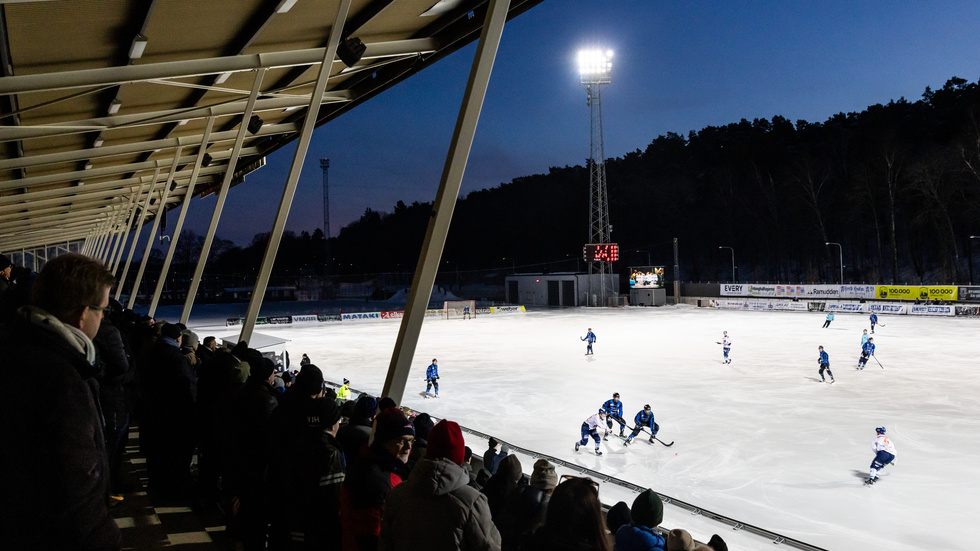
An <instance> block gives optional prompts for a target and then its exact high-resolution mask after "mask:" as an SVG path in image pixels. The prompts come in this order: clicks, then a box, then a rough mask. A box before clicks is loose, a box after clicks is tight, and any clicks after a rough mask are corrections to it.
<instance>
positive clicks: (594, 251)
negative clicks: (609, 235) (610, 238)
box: [582, 243, 619, 262]
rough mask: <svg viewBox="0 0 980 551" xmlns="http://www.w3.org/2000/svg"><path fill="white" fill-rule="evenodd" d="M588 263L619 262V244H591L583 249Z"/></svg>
mask: <svg viewBox="0 0 980 551" xmlns="http://www.w3.org/2000/svg"><path fill="white" fill-rule="evenodd" d="M582 253H583V256H585V261H586V262H616V261H617V260H619V245H618V244H617V243H589V244H588V245H585V246H584V247H582Z"/></svg>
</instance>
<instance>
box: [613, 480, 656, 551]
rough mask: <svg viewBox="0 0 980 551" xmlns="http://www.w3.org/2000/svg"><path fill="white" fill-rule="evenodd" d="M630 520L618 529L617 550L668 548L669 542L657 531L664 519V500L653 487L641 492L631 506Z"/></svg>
mask: <svg viewBox="0 0 980 551" xmlns="http://www.w3.org/2000/svg"><path fill="white" fill-rule="evenodd" d="M630 520H631V521H632V522H630V523H628V524H624V525H623V526H621V527H620V528H619V529H618V530H617V531H616V550H617V551H640V550H644V551H645V550H650V549H654V550H659V551H664V550H665V549H666V544H667V542H666V541H664V537H663V536H661V535H660V532H659V531H657V527H658V526H660V523H661V522H663V520H664V502H663V501H661V499H660V496H659V495H657V493H656V492H654V491H653V490H652V489H650V488H647V489H646V490H644V491H642V492H640V495H638V496H636V499H634V500H633V506H632V507H631V508H630Z"/></svg>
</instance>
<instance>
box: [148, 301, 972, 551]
mask: <svg viewBox="0 0 980 551" xmlns="http://www.w3.org/2000/svg"><path fill="white" fill-rule="evenodd" d="M158 318H160V319H166V317H165V314H164V312H161V315H158ZM881 318H882V319H881V321H882V322H883V323H884V324H885V327H879V328H878V329H877V330H876V334H875V335H874V338H875V343H876V344H877V358H878V360H880V362H881V364H882V365H883V366H884V369H882V368H880V367H879V365H878V364H877V363H875V362H874V360H872V361H871V363H870V364H869V365H868V367H867V368H866V369H865V370H863V371H858V370H856V369H855V366H856V364H857V359H858V356H859V352H860V344H861V331H862V329H865V328H868V321H867V317H866V316H864V315H857V314H840V315H838V316H837V319H836V320H835V321H834V322H833V324H832V325H831V327H830V328H828V329H822V328H821V326H822V324H823V321H824V315H823V314H821V313H789V312H778V313H777V312H742V311H717V310H710V309H699V308H695V307H688V306H680V307H673V306H671V307H663V308H628V309H623V308H619V309H565V310H546V311H531V312H528V313H527V314H526V315H501V316H490V315H487V316H479V317H478V318H477V319H474V320H467V321H461V320H452V321H446V320H426V321H425V323H424V325H423V327H422V334H421V337H420V340H419V345H418V348H417V352H416V355H415V361H414V363H413V366H412V373H411V375H410V377H409V381H408V386H409V390H408V391H406V394H405V399H404V400H403V404H404V405H408V406H410V407H412V408H414V409H418V410H423V411H428V412H429V413H431V414H432V415H433V416H435V417H439V418H449V419H452V420H455V421H457V422H459V423H460V424H461V425H464V426H467V427H470V428H473V429H476V430H479V431H482V432H485V433H489V434H492V435H494V436H496V437H497V438H498V439H500V440H502V441H506V442H511V443H514V444H516V445H518V446H520V447H523V448H529V449H533V450H536V451H539V452H541V453H545V454H548V455H553V456H556V457H560V458H563V459H566V460H569V461H572V462H575V463H577V464H579V465H581V466H583V467H587V468H590V469H595V470H598V471H601V472H602V473H606V474H608V475H611V476H615V477H618V478H622V479H625V480H628V481H631V482H634V483H637V484H640V485H643V486H649V487H652V488H653V489H654V490H656V491H658V492H660V493H662V494H665V495H668V496H673V497H675V498H678V499H681V500H684V501H687V502H691V503H694V504H696V505H698V506H701V507H703V508H705V509H708V510H711V511H714V512H716V513H720V514H722V515H725V516H728V517H733V518H735V519H738V520H740V521H743V522H746V523H750V524H754V525H757V526H761V527H763V528H766V529H769V530H772V531H774V532H778V533H782V534H785V535H787V536H790V537H793V538H796V539H799V540H802V541H804V542H807V543H810V544H813V545H817V546H819V547H823V548H826V549H833V550H849V549H892V550H920V549H967V548H970V547H971V546H972V545H973V543H972V542H974V541H976V540H977V539H978V538H980V526H978V524H977V523H976V518H977V517H978V516H980V505H977V496H978V495H980V441H978V437H977V435H978V433H980V375H978V374H977V350H976V349H977V345H978V343H980V339H978V329H980V320H974V319H962V318H961V319H955V318H928V317H912V316H891V317H890V316H882V317H881ZM213 323H214V320H213V319H212V320H208V319H205V318H202V317H199V318H198V320H197V321H195V320H194V319H193V318H192V320H191V324H190V325H191V327H192V329H194V330H195V331H197V332H198V333H199V334H200V336H201V337H204V336H205V335H208V334H211V335H216V336H223V335H229V334H233V333H235V331H236V330H235V328H225V327H224V326H220V327H215V326H213V325H211V324H213ZM590 327H591V328H592V329H593V331H594V332H595V333H596V335H597V337H598V342H596V344H595V355H594V356H585V355H584V352H585V343H583V342H582V341H581V340H580V337H582V336H583V335H585V333H586V331H587V329H588V328H590ZM257 330H258V331H260V332H262V333H266V334H271V335H277V336H282V337H284V338H288V339H290V341H291V342H290V343H289V344H288V346H287V349H288V350H289V352H290V356H291V358H292V360H293V362H296V364H298V360H299V358H300V355H301V354H302V353H304V352H305V353H307V354H308V355H309V356H310V357H311V358H312V360H313V362H314V363H316V364H317V365H319V366H320V367H322V368H323V369H324V373H325V374H326V375H327V377H328V378H329V379H334V380H336V379H339V378H340V377H347V378H349V379H350V380H351V385H352V387H354V388H356V389H358V390H363V391H367V392H370V393H375V394H376V393H380V391H381V388H382V386H383V384H384V379H385V373H386V370H387V367H388V363H389V359H390V356H391V351H392V348H393V345H394V342H395V337H396V334H397V331H398V322H378V323H360V324H348V323H320V324H315V325H312V324H311V325H309V326H305V327H304V326H299V325H298V326H292V327H280V326H261V327H259V328H257ZM722 330H727V331H728V333H729V335H730V337H731V338H732V341H733V345H732V358H733V359H734V361H733V363H732V364H730V365H724V364H723V363H722V351H721V346H719V345H718V344H715V343H716V341H720V340H721V336H722ZM819 345H823V346H824V347H825V349H826V350H827V352H828V353H829V354H830V359H831V368H832V370H833V372H834V375H835V376H836V379H837V382H836V383H835V384H833V385H831V384H826V383H824V384H820V383H818V382H817V381H818V380H819V377H818V375H817V355H818V352H817V346H819ZM434 357H435V358H438V360H439V368H440V375H441V379H440V383H441V395H442V398H440V399H439V400H423V398H422V396H421V395H420V392H421V391H423V390H424V388H425V383H424V381H423V376H424V373H425V368H426V366H427V365H428V364H429V363H430V361H431V360H432V358H434ZM828 380H829V379H828ZM617 391H618V392H620V393H621V394H622V401H623V403H624V416H625V417H626V419H627V420H628V421H632V419H633V416H634V415H635V414H636V412H637V411H638V410H639V409H641V408H642V406H643V404H646V403H649V404H651V405H652V406H653V411H654V413H655V414H656V420H657V422H658V423H659V424H660V426H661V430H660V435H659V436H660V437H661V438H662V439H663V440H665V441H667V442H669V441H671V440H674V441H675V442H676V443H675V444H674V446H673V447H670V448H666V447H663V446H662V445H660V444H656V445H650V444H648V443H646V442H644V441H638V442H637V443H635V444H634V445H632V446H630V447H629V448H625V447H623V445H622V443H621V441H620V440H619V439H617V438H612V439H610V440H609V441H607V442H603V444H602V450H603V453H604V455H602V456H601V457H596V456H595V455H594V454H593V452H592V448H593V446H592V443H591V442H590V443H589V445H588V446H586V447H585V448H583V450H582V451H579V452H575V451H573V443H574V441H575V440H577V439H578V438H579V428H580V426H581V424H582V421H583V420H584V419H585V418H586V417H588V416H589V415H591V414H593V413H595V412H596V410H597V409H598V407H599V406H600V405H601V404H602V403H603V402H604V401H605V400H607V399H608V398H610V397H611V395H612V393H613V392H617ZM880 425H884V426H885V427H887V429H888V436H889V437H890V438H891V439H892V441H893V442H894V444H895V447H896V449H897V459H896V465H895V466H890V467H888V468H886V469H885V470H884V471H883V474H882V479H881V480H880V482H878V484H876V485H875V486H873V487H865V486H864V485H863V480H864V479H866V478H867V477H868V468H869V466H870V463H871V460H872V458H873V456H874V454H873V453H872V452H871V442H872V440H873V439H874V437H875V431H874V429H875V427H876V426H880ZM467 443H468V444H469V445H470V446H471V447H472V448H473V449H474V452H476V453H478V454H482V452H483V450H484V449H485V444H484V443H483V442H470V440H469V438H468V440H467ZM522 465H523V467H524V470H525V472H530V470H531V461H530V459H528V460H526V461H525V460H524V459H523V458H522ZM619 494H622V497H618V496H619ZM600 498H602V499H603V501H604V502H608V503H609V504H612V503H614V502H615V501H618V500H619V499H625V500H626V501H628V502H631V500H632V498H631V497H630V495H629V494H628V493H626V494H623V491H622V490H619V491H618V493H617V490H616V489H614V488H609V489H607V487H606V486H603V489H602V491H601V492H600ZM663 526H666V527H668V528H673V527H682V528H687V529H688V530H689V531H691V532H692V534H693V535H694V536H695V537H696V538H698V539H700V540H701V541H706V540H707V539H708V538H709V537H710V536H711V534H712V533H713V532H717V533H719V534H720V535H722V537H723V538H725V539H726V541H728V543H729V545H730V546H731V548H732V549H742V550H744V549H772V548H773V545H772V543H770V542H769V541H767V540H765V539H762V538H759V537H757V536H753V535H750V534H744V533H739V532H735V531H733V530H732V529H731V528H728V527H726V526H724V525H721V524H713V523H711V522H710V521H708V520H707V519H703V518H700V517H697V516H693V515H691V514H690V513H688V512H684V511H681V510H679V509H676V508H668V509H667V510H666V514H665V518H664V522H663Z"/></svg>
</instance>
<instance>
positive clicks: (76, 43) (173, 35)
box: [0, 0, 541, 251]
mask: <svg viewBox="0 0 980 551" xmlns="http://www.w3.org/2000/svg"><path fill="white" fill-rule="evenodd" d="M540 1H541V0H511V1H510V6H509V12H508V18H510V17H514V16H516V15H518V14H520V13H523V12H524V11H526V10H528V9H530V8H531V7H533V6H534V5H536V4H538V3H539V2H540ZM342 2H350V9H349V11H348V12H347V16H346V18H345V19H344V24H343V32H342V33H341V34H340V40H341V41H343V40H345V39H348V38H357V39H360V41H362V42H363V44H364V45H365V46H366V49H365V51H364V53H363V56H362V57H361V58H360V60H359V61H357V62H356V63H354V64H352V66H350V67H348V66H347V65H346V64H345V63H344V62H341V61H340V59H336V60H335V61H334V62H333V65H332V67H331V72H330V77H329V80H328V81H327V86H326V89H325V92H324V93H323V95H322V99H321V104H320V108H319V112H318V114H317V120H316V124H317V125H321V124H324V123H327V122H329V121H332V120H333V119H335V118H337V117H338V116H340V115H341V114H343V113H344V112H346V111H347V110H349V109H352V108H354V107H355V106H357V105H359V104H360V103H362V102H364V101H365V100H367V99H369V98H371V97H373V96H374V95H376V94H378V93H380V92H382V91H384V90H386V89H388V88H389V87H391V86H393V85H394V84H396V83H398V82H400V81H401V80H403V79H405V78H407V77H409V76H411V75H412V74H414V73H415V72H417V71H419V70H420V69H422V68H424V67H426V66H428V65H430V64H432V63H434V62H435V61H438V60H439V59H441V58H442V57H444V56H446V55H448V54H449V53H452V52H454V51H456V50H458V49H459V48H461V47H463V46H464V45H466V44H468V43H470V42H472V41H474V40H476V39H477V38H478V37H479V35H480V30H481V25H483V20H484V14H485V13H486V11H487V9H488V4H489V1H488V0H438V1H437V0H298V1H297V0H208V1H206V2H202V1H199V0H168V1H166V2H163V1H160V0H144V1H139V2H137V1H129V0H72V1H70V2H68V1H64V2H62V1H45V0H40V1H30V0H0V71H2V75H3V77H2V78H0V251H10V250H15V249H21V248H33V247H42V246H48V245H50V244H53V243H55V244H56V243H61V244H64V243H66V242H69V241H73V240H80V239H86V238H91V237H93V236H94V235H97V234H101V235H105V234H106V233H107V231H108V230H109V229H110V228H125V227H127V226H126V225H127V224H129V225H130V226H136V225H139V224H145V223H147V222H149V221H153V220H154V219H155V218H156V217H158V216H159V215H160V212H161V211H160V209H159V207H160V204H161V201H162V202H163V204H164V205H165V206H166V207H167V209H172V208H174V207H176V206H178V205H180V204H182V203H183V202H184V201H185V200H189V199H190V198H191V197H202V196H207V195H209V194H211V193H215V192H216V191H217V190H218V189H219V188H220V187H221V186H222V183H223V181H224V179H225V178H228V180H229V182H230V185H235V184H238V183H241V182H242V181H243V180H244V177H245V175H247V174H248V173H249V172H251V171H254V170H256V169H258V168H260V167H261V166H263V164H264V162H265V156H266V155H268V154H269V153H271V152H272V151H275V150H277V149H279V148H280V147H283V146H284V145H286V144H288V143H289V142H290V141H292V140H294V139H296V137H297V135H298V133H299V129H300V127H301V126H302V124H303V121H304V119H305V115H306V112H307V109H308V105H310V103H311V101H312V99H311V96H312V94H313V89H314V84H315V81H316V78H317V74H318V72H319V67H320V65H321V63H322V60H323V58H324V56H325V52H326V51H327V49H328V38H329V37H330V31H331V27H332V26H333V24H334V18H335V17H337V14H338V13H340V12H339V7H340V6H341V4H342ZM338 57H343V56H342V55H340V50H338ZM256 117H257V118H256ZM243 119H247V121H248V122H251V124H248V123H246V124H245V125H242V124H241V123H242V121H243ZM339 123H340V124H342V121H340V122H339ZM243 126H244V127H246V128H245V129H243V128H242V127H243ZM202 145H203V148H202ZM205 154H206V155H205ZM229 165H233V166H234V170H233V171H231V173H230V174H228V175H227V176H226V173H227V172H228V170H227V169H228V168H229ZM195 176H196V178H195ZM192 186H193V187H192ZM189 191H190V193H189ZM147 205H149V206H147ZM144 211H145V213H144Z"/></svg>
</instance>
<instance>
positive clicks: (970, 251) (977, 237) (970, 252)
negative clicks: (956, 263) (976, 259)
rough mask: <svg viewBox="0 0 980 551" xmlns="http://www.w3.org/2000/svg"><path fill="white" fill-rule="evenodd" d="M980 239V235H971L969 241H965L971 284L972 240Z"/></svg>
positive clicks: (971, 282)
mask: <svg viewBox="0 0 980 551" xmlns="http://www.w3.org/2000/svg"><path fill="white" fill-rule="evenodd" d="M974 239H980V235H971V236H970V241H969V242H967V249H966V250H967V252H968V253H969V254H970V257H969V261H970V285H973V240H974Z"/></svg>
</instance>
